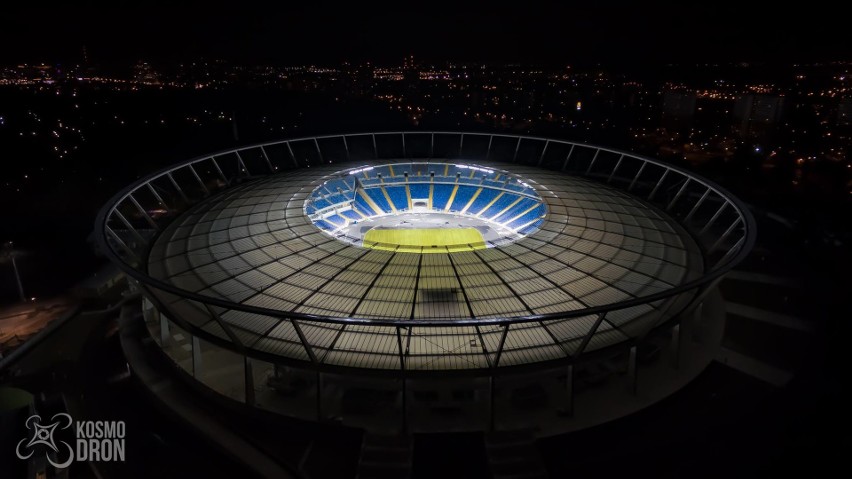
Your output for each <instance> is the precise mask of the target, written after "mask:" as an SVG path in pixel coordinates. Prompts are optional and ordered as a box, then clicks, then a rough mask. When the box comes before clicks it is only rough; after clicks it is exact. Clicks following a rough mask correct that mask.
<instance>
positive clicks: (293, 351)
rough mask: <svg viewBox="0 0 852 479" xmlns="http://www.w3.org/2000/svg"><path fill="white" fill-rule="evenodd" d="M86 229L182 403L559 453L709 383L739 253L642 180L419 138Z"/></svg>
mask: <svg viewBox="0 0 852 479" xmlns="http://www.w3.org/2000/svg"><path fill="white" fill-rule="evenodd" d="M96 228H97V232H98V233H99V234H98V237H99V240H100V241H101V245H102V247H103V249H104V251H105V252H106V253H107V254H108V255H109V256H110V257H111V259H112V260H113V261H114V262H116V264H118V265H119V267H121V268H122V269H123V270H124V271H125V272H126V273H127V274H128V276H129V277H130V278H131V279H132V280H133V281H132V283H133V285H134V287H136V288H138V289H139V290H140V291H141V292H142V293H143V295H144V298H145V299H144V301H143V312H144V315H143V318H144V321H145V324H146V327H147V331H148V332H149V334H150V335H151V337H152V338H153V341H154V342H156V344H157V345H158V346H159V348H160V350H161V351H162V353H163V354H164V355H165V357H167V358H168V359H169V361H170V362H172V363H173V364H174V365H175V367H176V368H177V369H178V370H179V371H180V374H182V375H183V376H184V377H186V379H187V380H188V381H194V382H198V383H201V384H203V385H204V386H205V387H206V388H209V389H210V390H212V391H215V393H216V394H220V395H224V396H226V397H228V398H230V399H231V400H233V401H235V402H237V403H242V404H244V405H246V406H249V407H255V408H260V409H264V410H268V411H273V412H276V413H280V414H284V415H288V416H293V417H298V418H303V419H308V420H318V421H338V422H342V423H343V424H347V425H354V426H360V427H365V428H367V429H370V430H377V431H446V430H493V429H512V428H520V427H537V428H539V429H541V430H542V431H547V432H561V431H565V430H570V429H576V428H578V427H585V426H588V425H592V424H595V423H600V422H602V421H605V420H608V419H612V418H614V417H618V416H620V415H623V414H626V413H629V412H630V411H632V410H636V409H638V408H641V407H644V406H645V405H647V404H650V403H652V402H654V401H656V400H659V399H660V398H662V397H665V396H666V395H668V394H670V393H671V392H673V391H675V390H676V389H677V388H679V387H680V386H682V385H683V384H685V383H686V382H687V381H688V380H689V379H690V378H692V377H694V376H695V375H696V374H698V373H699V372H700V371H701V370H702V369H703V368H704V366H706V365H707V364H708V363H709V361H710V360H712V357H713V353H714V346H716V345H717V344H714V341H717V340H718V337H719V336H720V331H721V327H722V321H721V317H722V314H721V312H720V311H719V310H718V308H715V307H713V306H712V302H713V298H715V297H717V296H718V293H717V291H716V284H717V283H718V281H719V280H720V279H721V277H722V276H723V275H724V274H725V273H726V272H727V271H729V270H730V269H731V268H732V267H733V266H735V265H736V264H737V263H738V262H740V261H741V260H742V259H743V257H744V256H745V255H746V254H748V252H749V251H750V249H751V247H752V245H753V242H754V235H755V229H754V221H753V219H752V218H751V216H750V214H749V213H748V211H747V209H746V208H745V207H744V206H743V205H742V204H741V203H740V202H739V201H738V200H737V199H736V198H734V197H733V196H732V195H730V194H729V193H728V192H727V191H725V190H724V189H722V188H720V187H719V186H717V185H715V184H713V183H711V182H709V181H707V180H706V179H703V178H700V177H698V176H696V175H694V174H692V173H690V172H688V171H685V170H682V169H679V168H676V167H673V166H671V165H666V164H663V163H661V162H658V161H656V160H653V159H649V158H643V157H640V156H637V155H634V154H632V153H628V152H622V151H616V150H611V149H607V148H600V147H596V146H591V145H585V144H578V143H571V142H566V141H561V140H555V139H546V138H534V137H520V136H512V135H492V134H482V133H458V132H419V131H417V132H393V133H366V134H352V135H335V136H326V137H312V138H299V139H290V140H283V141H279V142H270V143H265V144H261V145H252V146H248V147H243V148H239V149H234V150H229V151H224V152H219V153H216V154H213V155H208V156H204V157H200V158H196V159H193V160H190V161H188V162H184V163H181V164H178V165H176V166H173V167H170V168H168V169H166V170H163V171H160V172H157V173H154V174H152V175H150V176H148V177H146V178H143V179H142V180H140V181H138V182H136V183H135V184H133V185H132V186H130V187H128V188H127V189H125V190H124V191H122V192H121V193H119V194H118V195H116V196H115V197H114V198H113V199H112V200H111V201H110V203H109V204H108V205H107V206H105V208H104V209H103V210H102V211H101V213H100V215H99V217H98V220H97V225H96ZM640 370H641V371H644V373H642V374H640ZM640 378H641V381H640ZM603 405H607V406H603Z"/></svg>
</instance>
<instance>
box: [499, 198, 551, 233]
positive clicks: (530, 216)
mask: <svg viewBox="0 0 852 479" xmlns="http://www.w3.org/2000/svg"><path fill="white" fill-rule="evenodd" d="M544 211H545V208H544V205H543V204H539V205H538V207H537V208H535V209H533V210H531V211H528V212H526V213H524V215H523V216H520V217H519V218H517V219H516V220H514V221H511V222H510V223H508V224H507V225H506V226H508V227H509V228H512V229H515V228H520V227H521V226H523V225H525V224H527V223H529V222H531V221H533V220H535V219H536V218H540V217H541V216H542V215H543V214H544Z"/></svg>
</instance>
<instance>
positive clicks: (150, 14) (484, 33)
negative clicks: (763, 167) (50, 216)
mask: <svg viewBox="0 0 852 479" xmlns="http://www.w3.org/2000/svg"><path fill="white" fill-rule="evenodd" d="M24 3H28V4H30V5H33V6H26V5H18V6H8V5H4V6H3V7H2V10H4V11H3V12H2V13H1V14H2V17H4V18H3V21H2V23H3V27H2V28H0V63H3V64H10V63H17V62H35V61H45V62H69V61H76V60H77V59H78V58H79V56H80V51H81V50H82V46H83V45H86V47H87V49H88V52H89V56H90V57H91V58H92V60H93V61H94V62H96V63H100V64H104V65H108V64H126V63H127V62H132V61H135V60H137V59H140V58H144V59H146V60H150V61H155V62H157V61H160V62H163V61H180V60H187V59H194V58H198V57H200V56H205V57H217V58H224V59H229V60H237V61H243V62H246V63H258V62H269V63H277V64H295V63H304V62H312V63H318V64H323V63H326V64H329V63H336V62H339V61H340V60H364V59H372V60H375V61H379V62H393V63H397V62H399V59H400V58H401V57H402V56H403V55H405V54H409V53H411V54H414V55H415V56H416V57H418V58H420V59H424V60H433V61H442V60H474V61H495V62H532V63H545V64H554V65H561V64H568V63H570V64H593V63H601V64H603V65H609V66H618V65H628V66H641V65H644V64H649V65H651V64H658V63H667V62H674V63H692V62H695V61H699V62H703V61H712V62H723V61H768V62H786V61H790V62H793V61H813V60H834V59H850V57H852V47H850V45H852V41H850V40H849V38H850V37H849V36H848V35H849V34H848V27H849V25H850V23H849V21H848V19H847V18H845V16H844V15H843V14H842V13H840V12H838V11H836V8H833V7H831V6H830V5H818V4H815V3H813V2H808V3H807V4H806V5H802V6H800V7H799V9H796V10H785V9H783V8H780V7H754V6H749V7H743V6H737V5H735V4H724V3H719V2H716V3H713V4H706V5H703V6H702V5H690V6H676V5H677V4H676V3H674V2H672V4H669V5H652V4H642V3H638V2H631V3H629V4H627V5H622V4H620V3H615V2H601V1H598V2H594V5H591V2H589V4H583V3H578V2H569V1H567V0H566V1H562V2H531V1H526V2H522V1H512V2H496V1H495V2H462V1H458V2H446V3H444V2H431V1H430V2H418V3H416V4H413V3H410V2H394V3H388V4H387V6H382V7H379V6H376V5H375V4H371V6H364V5H367V4H368V2H363V1H350V2H346V3H342V2H338V3H323V2H312V3H310V4H305V5H301V6H299V4H298V3H297V2H286V1H279V2H276V3H274V4H273V3H271V2H267V3H266V4H265V5H264V4H256V5H255V6H252V4H251V3H249V2H240V1H232V2H227V3H226V2H218V1H211V2H203V3H202V2H189V3H187V4H186V5H183V6H178V7H176V6H170V5H168V4H167V3H157V2H134V3H133V4H131V6H120V5H117V3H118V2H113V3H109V4H103V5H102V4H99V3H94V2H77V3H76V4H75V5H71V3H73V2H66V3H64V4H60V5H59V6H56V7H49V6H45V5H44V4H42V3H40V2H20V4H24ZM454 3H455V4H456V5H454ZM684 3H686V2H684ZM743 3H745V2H743ZM270 4H271V5H278V6H277V7H270ZM341 4H342V5H348V6H340V5H341ZM394 4H408V5H406V6H393V5H394ZM458 4H462V5H458ZM776 5H777V4H776Z"/></svg>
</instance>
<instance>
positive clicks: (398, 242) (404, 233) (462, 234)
mask: <svg viewBox="0 0 852 479" xmlns="http://www.w3.org/2000/svg"><path fill="white" fill-rule="evenodd" d="M364 246H365V247H367V248H373V249H381V250H387V251H402V252H410V253H421V252H422V253H447V252H453V251H472V250H475V249H483V248H485V239H484V238H483V237H482V234H481V233H480V232H479V231H477V230H476V228H421V229H412V228H400V229H372V230H369V231H367V234H366V235H365V236H364Z"/></svg>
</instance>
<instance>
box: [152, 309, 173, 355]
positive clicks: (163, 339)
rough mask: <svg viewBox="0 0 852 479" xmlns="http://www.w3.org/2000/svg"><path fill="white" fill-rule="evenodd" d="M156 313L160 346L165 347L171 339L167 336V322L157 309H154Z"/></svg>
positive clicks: (169, 335)
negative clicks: (158, 319)
mask: <svg viewBox="0 0 852 479" xmlns="http://www.w3.org/2000/svg"><path fill="white" fill-rule="evenodd" d="M154 311H156V312H157V316H159V317H160V345H161V346H162V347H165V346H166V344H167V341H168V340H169V339H170V338H171V334H169V320H168V319H167V318H166V317H165V316H163V313H161V312H160V310H158V309H154Z"/></svg>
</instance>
